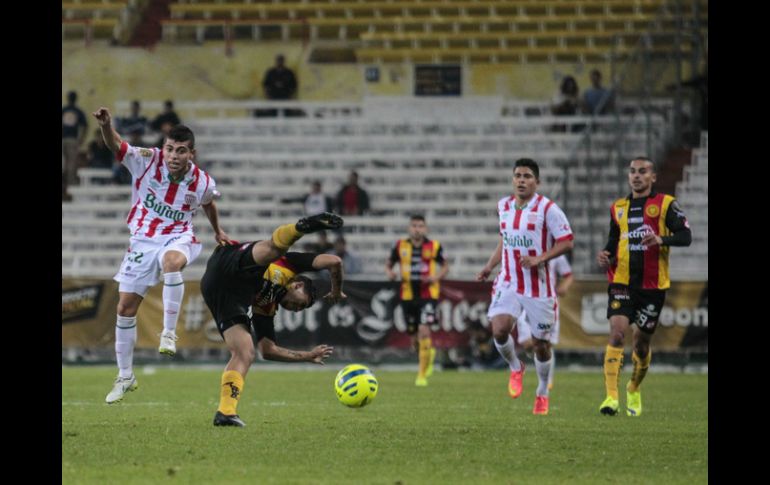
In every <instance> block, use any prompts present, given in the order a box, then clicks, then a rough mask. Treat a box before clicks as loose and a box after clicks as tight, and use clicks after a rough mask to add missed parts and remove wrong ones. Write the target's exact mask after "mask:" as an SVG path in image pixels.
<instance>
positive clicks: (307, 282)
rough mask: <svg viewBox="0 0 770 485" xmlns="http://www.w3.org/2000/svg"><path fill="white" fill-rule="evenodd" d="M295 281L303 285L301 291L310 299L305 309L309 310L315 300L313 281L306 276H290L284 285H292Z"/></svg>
mask: <svg viewBox="0 0 770 485" xmlns="http://www.w3.org/2000/svg"><path fill="white" fill-rule="evenodd" d="M295 281H299V282H301V283H304V286H303V287H302V291H303V293H305V294H306V295H307V296H308V297H309V298H310V301H309V302H308V304H307V307H305V308H310V307H311V306H313V303H315V298H316V289H315V286H313V280H311V279H310V278H308V277H307V276H302V275H299V274H298V275H294V276H292V277H291V278H290V279H289V281H288V282H287V283H286V284H287V285H289V284H291V283H294V282H295Z"/></svg>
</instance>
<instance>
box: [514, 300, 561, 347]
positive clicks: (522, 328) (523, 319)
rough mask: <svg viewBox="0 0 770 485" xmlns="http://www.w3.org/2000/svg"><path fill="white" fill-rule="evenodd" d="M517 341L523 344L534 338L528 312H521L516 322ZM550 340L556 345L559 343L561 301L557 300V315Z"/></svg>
mask: <svg viewBox="0 0 770 485" xmlns="http://www.w3.org/2000/svg"><path fill="white" fill-rule="evenodd" d="M516 330H517V332H516V343H517V344H521V343H522V342H525V341H527V340H529V339H530V338H532V328H531V327H530V325H529V319H528V318H527V312H525V311H524V312H521V315H520V316H519V318H518V320H517V322H516ZM550 342H551V343H552V344H554V345H556V344H558V343H559V302H558V300H557V301H556V315H555V321H554V323H553V330H551V339H550Z"/></svg>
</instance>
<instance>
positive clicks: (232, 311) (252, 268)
mask: <svg viewBox="0 0 770 485" xmlns="http://www.w3.org/2000/svg"><path fill="white" fill-rule="evenodd" d="M254 244H255V243H250V244H248V245H246V246H245V247H244V246H243V245H229V246H217V247H216V249H214V253H213V254H212V255H211V257H210V258H209V261H208V263H207V264H206V272H205V273H203V278H201V294H202V295H203V300H204V301H205V302H206V305H207V306H208V307H209V310H211V315H212V316H213V317H214V321H215V322H216V324H217V329H219V333H220V334H224V331H225V330H227V329H228V328H230V327H232V326H233V325H235V324H237V323H240V324H242V325H245V326H246V328H249V327H250V322H249V317H248V314H249V307H250V306H251V303H252V301H253V299H254V295H256V294H257V291H258V284H259V281H260V279H261V275H262V273H264V270H265V268H264V267H258V266H256V264H255V263H254V258H253V257H252V255H251V247H252V246H253V245H254Z"/></svg>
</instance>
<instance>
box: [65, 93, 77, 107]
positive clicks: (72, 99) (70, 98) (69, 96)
mask: <svg viewBox="0 0 770 485" xmlns="http://www.w3.org/2000/svg"><path fill="white" fill-rule="evenodd" d="M77 100H78V93H77V92H75V91H70V92H68V93H67V101H68V102H69V103H70V104H75V101H77Z"/></svg>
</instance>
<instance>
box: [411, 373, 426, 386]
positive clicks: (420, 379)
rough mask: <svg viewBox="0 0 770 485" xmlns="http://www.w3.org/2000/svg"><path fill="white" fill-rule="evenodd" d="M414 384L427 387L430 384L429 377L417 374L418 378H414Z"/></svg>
mask: <svg viewBox="0 0 770 485" xmlns="http://www.w3.org/2000/svg"><path fill="white" fill-rule="evenodd" d="M414 385H415V386H417V387H427V386H428V379H426V378H424V377H420V376H417V379H415V380H414Z"/></svg>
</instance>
